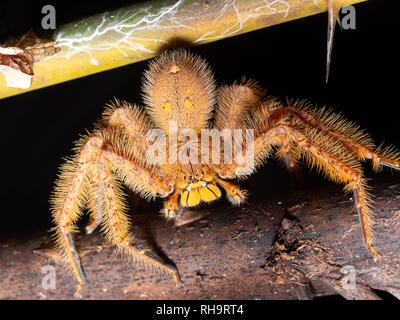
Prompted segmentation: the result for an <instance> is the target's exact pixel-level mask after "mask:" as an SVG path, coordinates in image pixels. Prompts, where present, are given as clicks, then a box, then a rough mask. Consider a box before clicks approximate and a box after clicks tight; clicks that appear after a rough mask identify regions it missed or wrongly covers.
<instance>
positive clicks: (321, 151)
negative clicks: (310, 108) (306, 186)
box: [278, 125, 379, 257]
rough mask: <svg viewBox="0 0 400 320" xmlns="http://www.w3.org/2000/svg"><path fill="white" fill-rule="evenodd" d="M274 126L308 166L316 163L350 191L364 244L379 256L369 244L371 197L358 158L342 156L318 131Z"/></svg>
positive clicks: (332, 178) (339, 149) (339, 150)
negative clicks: (289, 141)
mask: <svg viewBox="0 0 400 320" xmlns="http://www.w3.org/2000/svg"><path fill="white" fill-rule="evenodd" d="M278 128H281V129H282V130H284V131H285V133H286V134H287V135H288V137H289V139H290V140H291V141H292V142H293V143H294V144H295V145H296V148H298V149H299V152H301V154H302V155H303V157H304V158H305V159H306V160H307V162H308V163H309V164H310V165H311V166H316V167H317V169H319V170H321V171H323V172H324V173H325V174H326V175H327V176H328V177H329V178H330V179H331V180H332V181H334V182H337V183H344V184H345V191H353V194H354V200H355V208H356V210H357V213H358V214H359V216H360V219H361V224H362V229H363V234H364V240H365V244H366V246H367V248H368V250H369V251H370V252H371V253H372V254H373V255H374V256H375V257H379V254H378V253H377V252H376V251H375V249H374V248H373V246H372V241H373V234H372V226H373V217H372V210H371V200H370V195H369V193H368V190H367V189H368V187H367V184H366V182H365V179H363V178H362V170H361V167H360V165H359V163H358V161H357V160H355V159H354V158H353V157H349V156H347V157H346V156H345V154H344V153H343V149H342V148H338V147H337V146H332V145H329V141H327V140H324V138H323V136H322V135H321V134H320V135H314V137H312V138H309V137H308V136H306V135H305V133H304V132H302V131H301V130H299V129H297V128H295V127H293V126H290V125H278Z"/></svg>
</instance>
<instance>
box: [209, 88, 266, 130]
mask: <svg viewBox="0 0 400 320" xmlns="http://www.w3.org/2000/svg"><path fill="white" fill-rule="evenodd" d="M261 96H263V92H262V91H261V89H260V88H259V86H258V85H257V83H255V82H254V81H242V82H241V83H239V84H233V85H230V86H222V87H220V89H219V95H218V107H217V108H216V114H215V124H214V127H215V128H217V129H219V130H223V129H231V130H234V129H238V128H242V127H243V126H244V125H245V120H246V117H247V116H248V113H249V112H250V111H251V110H254V109H257V108H258V107H261V105H262V100H261Z"/></svg>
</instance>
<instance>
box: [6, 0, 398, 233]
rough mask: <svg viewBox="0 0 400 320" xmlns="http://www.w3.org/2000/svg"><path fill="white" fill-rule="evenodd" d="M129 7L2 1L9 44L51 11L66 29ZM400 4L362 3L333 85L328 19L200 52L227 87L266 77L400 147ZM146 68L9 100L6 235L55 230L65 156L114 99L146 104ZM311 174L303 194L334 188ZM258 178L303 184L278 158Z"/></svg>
mask: <svg viewBox="0 0 400 320" xmlns="http://www.w3.org/2000/svg"><path fill="white" fill-rule="evenodd" d="M129 3H130V1H112V3H106V2H104V3H99V2H91V1H90V2H89V1H87V2H83V1H64V2H61V1H29V2H26V3H21V2H17V1H7V2H6V3H5V1H2V2H1V3H0V40H3V41H4V40H5V39H6V38H7V37H8V36H18V35H20V34H21V33H24V32H26V31H27V30H28V29H29V28H31V27H34V28H40V22H41V18H42V14H41V8H42V6H43V5H45V4H52V5H54V6H55V8H56V12H57V24H58V25H61V24H63V23H65V22H68V21H72V20H74V19H78V18H82V17H83V16H85V15H89V14H94V13H101V12H102V11H104V10H106V9H113V8H118V7H120V6H121V5H125V4H129ZM398 3H399V2H398V1H368V2H366V3H360V4H357V5H355V8H356V19H357V20H356V29H355V30H343V31H342V30H340V28H339V27H337V29H336V34H335V41H334V48H333V56H332V64H331V74H330V78H329V83H328V85H326V84H325V59H326V28H327V14H326V13H324V14H319V15H316V16H311V17H308V18H304V19H301V20H296V21H292V22H288V23H284V24H280V25H277V26H274V27H269V28H266V29H263V30H259V31H254V32H251V33H247V34H243V35H240V36H236V37H233V38H229V39H225V40H222V41H218V42H213V43H210V44H206V45H201V46H198V47H194V48H193V49H192V51H193V52H195V53H198V54H200V55H202V56H203V57H204V58H206V59H207V60H208V61H209V63H210V65H211V66H212V68H213V70H214V72H215V75H216V79H217V81H218V83H231V82H233V81H235V80H236V79H240V78H241V77H242V76H243V75H245V76H247V77H249V78H254V79H257V80H258V81H259V82H260V83H261V84H262V86H263V87H265V88H267V89H268V91H269V94H271V95H274V96H278V97H279V98H281V99H282V100H285V99H286V97H289V98H301V99H307V100H309V101H311V102H313V103H315V104H318V105H320V106H322V105H325V104H327V105H329V106H331V107H333V108H334V109H335V110H338V111H339V110H340V111H342V112H343V113H344V114H345V115H346V117H347V118H349V119H350V120H353V121H355V122H357V123H358V124H360V125H361V127H362V128H366V129H368V132H369V133H370V134H371V135H372V136H373V137H374V140H375V141H376V142H377V144H380V143H381V142H383V141H384V142H385V143H386V144H394V145H397V146H400V132H399V124H398V121H399V117H398V115H399V112H398V108H399V98H398V92H399V88H398V84H399V81H398V79H397V77H398V75H399V50H398V47H397V42H398V38H399V31H400V30H399V23H398V22H397V21H398V17H397V15H398V14H399V13H398V12H399V10H398V9H399V7H400V6H399V5H398ZM146 65H147V62H146V61H144V62H140V63H135V64H132V65H128V66H125V67H121V68H118V69H114V70H110V71H107V72H102V73H99V74H95V75H91V76H88V77H85V78H81V79H77V80H74V81H70V82H66V83H62V84H58V85H55V86H52V87H48V88H44V89H40V90H36V91H33V92H28V93H25V94H22V95H18V96H14V97H10V98H7V99H3V100H0V120H1V125H0V137H1V141H0V153H1V157H0V159H1V162H0V165H1V167H0V168H1V175H0V184H1V187H0V236H1V235H3V236H5V235H7V234H10V233H19V232H24V231H26V230H37V229H48V228H50V227H51V216H50V212H49V202H48V199H49V196H50V193H51V190H52V186H53V181H54V180H55V178H56V175H57V172H58V166H59V165H60V164H61V162H62V157H65V156H68V155H70V154H71V152H70V150H71V147H72V146H73V142H74V141H75V140H77V139H78V138H79V135H80V134H84V133H85V129H91V128H92V123H93V122H94V121H95V120H97V119H98V118H99V116H100V115H101V113H102V111H103V106H104V104H105V103H107V102H108V101H110V100H111V99H112V98H113V97H118V98H120V99H124V100H127V101H131V102H136V103H141V97H140V83H141V75H142V72H143V71H144V69H145V68H146ZM365 168H366V175H367V176H371V177H373V175H372V174H371V170H370V168H369V165H368V164H366V166H365ZM303 173H304V177H303V188H311V187H318V186H322V185H324V184H326V183H327V182H326V181H324V179H323V178H321V177H319V176H317V175H316V174H315V173H311V174H308V170H305V169H304V170H303ZM385 174H388V173H382V175H385ZM399 179H400V177H399ZM250 181H251V183H247V184H246V187H248V188H249V191H250V192H251V194H253V195H262V194H271V193H275V192H281V191H286V190H289V189H290V188H292V187H293V186H292V184H291V178H290V176H289V174H288V173H287V172H286V170H285V169H284V168H282V167H281V165H280V164H279V163H278V162H277V161H276V160H274V159H271V160H269V161H268V163H267V165H265V166H264V167H263V169H261V170H260V171H259V173H258V174H257V175H255V176H253V177H252V178H251V180H250ZM399 181H400V180H399ZM156 205H159V204H156ZM227 205H228V204H227ZM155 212H156V211H155Z"/></svg>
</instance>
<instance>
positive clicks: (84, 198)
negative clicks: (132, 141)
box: [52, 130, 171, 296]
mask: <svg viewBox="0 0 400 320" xmlns="http://www.w3.org/2000/svg"><path fill="white" fill-rule="evenodd" d="M110 134H112V131H107V130H105V131H104V132H98V135H97V136H93V137H91V138H89V139H84V140H83V141H82V142H81V144H82V147H81V149H80V152H79V153H78V155H77V156H76V157H75V158H74V159H73V160H70V161H67V162H66V163H65V164H64V165H63V167H62V168H61V175H60V177H59V179H58V180H57V182H56V187H55V192H54V194H53V197H52V211H53V218H54V221H55V224H56V227H55V228H54V230H55V240H56V243H57V246H58V248H59V249H60V251H61V253H62V255H63V256H64V257H65V260H66V263H67V265H68V267H69V268H70V269H71V270H72V271H73V273H74V274H75V277H76V279H77V280H78V283H79V285H78V289H77V291H76V293H75V295H76V296H78V295H79V294H80V291H81V288H82V286H83V285H84V284H85V283H86V280H85V277H84V273H83V270H82V266H81V262H80V259H79V255H78V253H77V251H76V248H75V245H74V241H73V234H74V233H76V231H77V228H76V227H75V226H74V224H75V223H76V221H77V220H78V219H79V218H80V216H81V215H82V209H83V208H84V205H85V204H86V202H87V203H88V206H89V210H90V212H91V216H92V219H93V223H92V224H91V225H89V226H88V228H87V229H86V230H87V231H89V232H91V231H93V230H94V229H93V228H94V227H95V226H97V225H98V224H99V223H101V222H102V221H103V220H104V212H105V210H104V208H103V207H104V200H102V199H103V197H104V196H103V194H106V193H107V192H106V191H107V190H106V185H105V184H102V183H99V178H98V176H99V173H98V171H99V170H100V169H99V165H100V164H99V161H100V159H102V158H104V157H105V156H107V160H108V162H109V163H112V164H110V166H115V171H116V172H117V174H118V175H119V176H120V178H121V179H122V180H123V181H124V182H125V183H126V184H127V186H128V187H130V188H131V189H132V190H133V191H137V192H139V193H141V194H142V195H143V196H147V197H154V196H156V195H161V196H167V195H168V194H169V193H170V192H171V186H170V185H169V184H168V183H167V182H166V181H164V180H162V179H161V178H159V177H158V176H157V175H156V174H155V173H154V170H152V169H151V168H145V167H143V166H140V165H139V164H138V163H136V162H135V161H134V160H130V159H125V158H124V156H121V155H118V154H116V153H115V150H113V149H116V150H117V151H118V152H119V153H122V154H123V152H122V150H121V149H122V146H121V145H118V144H116V145H114V146H113V147H111V146H110V144H108V143H106V142H105V141H108V139H105V137H108V138H110V137H109V135H110ZM101 135H103V136H101ZM114 142H117V141H114ZM111 150H113V151H111ZM103 161H104V160H103ZM113 204H114V202H113ZM115 205H118V203H115ZM147 259H148V260H149V258H147Z"/></svg>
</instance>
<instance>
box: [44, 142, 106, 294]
mask: <svg viewBox="0 0 400 320" xmlns="http://www.w3.org/2000/svg"><path fill="white" fill-rule="evenodd" d="M101 143H102V139H101V138H99V137H93V138H90V139H89V140H88V141H87V142H86V144H85V145H84V147H83V148H82V150H81V152H80V154H79V155H78V156H77V157H76V158H75V159H73V160H70V161H67V162H66V163H65V164H64V165H63V166H62V168H61V174H60V176H59V179H58V181H57V182H56V187H55V192H54V194H53V197H52V200H51V201H52V211H53V219H54V221H55V224H56V227H55V228H54V229H55V240H56V243H57V246H58V248H59V250H60V251H61V253H62V255H63V256H64V257H65V258H66V261H67V263H68V267H69V268H70V269H71V270H72V271H73V273H74V274H75V276H76V278H77V280H78V282H79V286H78V289H77V291H76V292H75V295H76V296H78V295H79V294H80V290H81V288H82V286H83V285H84V284H85V283H86V280H85V277H84V274H83V271H82V267H81V263H80V259H79V255H78V253H77V251H76V248H75V244H74V241H73V234H74V233H75V232H76V231H77V230H76V227H75V226H74V223H75V222H76V221H77V220H78V219H79V217H80V215H81V214H82V211H81V208H82V207H83V206H84V203H85V201H86V199H87V190H88V182H89V181H88V180H89V179H88V176H89V172H90V169H91V163H92V161H93V159H95V158H96V156H97V154H98V146H99V145H100V144H101Z"/></svg>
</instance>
